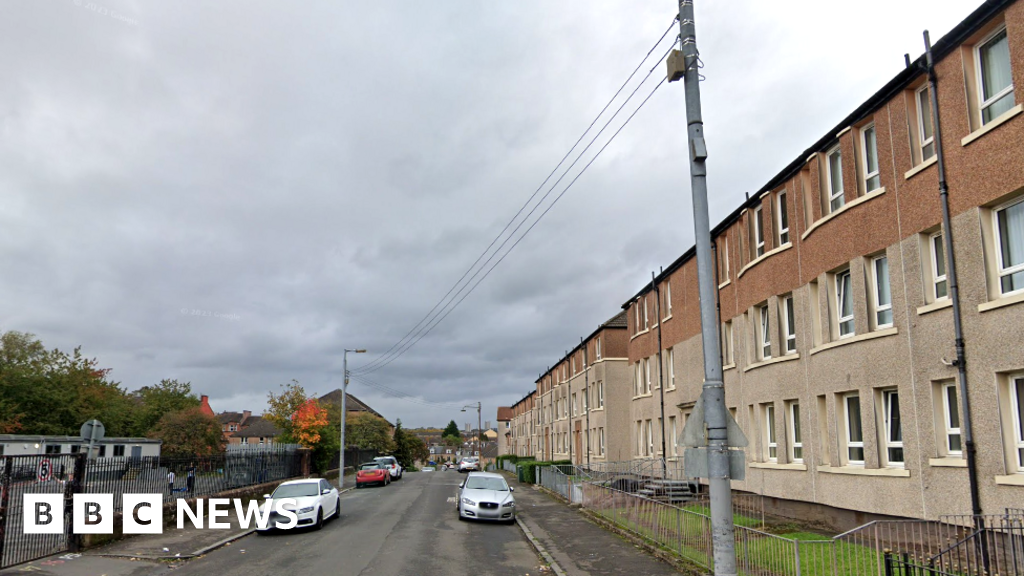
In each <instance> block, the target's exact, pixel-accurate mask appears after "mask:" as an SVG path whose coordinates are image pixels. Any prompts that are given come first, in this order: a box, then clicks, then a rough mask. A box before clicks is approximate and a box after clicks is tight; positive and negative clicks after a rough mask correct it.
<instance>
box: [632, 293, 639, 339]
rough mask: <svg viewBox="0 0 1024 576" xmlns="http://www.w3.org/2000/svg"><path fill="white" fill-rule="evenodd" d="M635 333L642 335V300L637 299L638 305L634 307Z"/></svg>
mask: <svg viewBox="0 0 1024 576" xmlns="http://www.w3.org/2000/svg"><path fill="white" fill-rule="evenodd" d="M633 333H634V334H639V333H640V299H639V298H637V301H636V304H635V305H634V306H633Z"/></svg>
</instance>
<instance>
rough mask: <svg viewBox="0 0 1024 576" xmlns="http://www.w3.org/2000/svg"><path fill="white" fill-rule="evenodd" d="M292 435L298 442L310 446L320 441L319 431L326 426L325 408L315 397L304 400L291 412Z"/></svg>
mask: <svg viewBox="0 0 1024 576" xmlns="http://www.w3.org/2000/svg"><path fill="white" fill-rule="evenodd" d="M292 423H293V425H294V429H293V435H294V436H295V439H296V440H297V441H298V443H299V444H301V445H302V446H304V447H306V448H312V447H313V446H315V445H316V444H317V442H319V441H320V431H321V430H322V429H323V428H324V427H325V426H327V408H324V407H323V406H321V405H320V402H319V401H318V400H317V399H315V398H310V399H309V400H306V401H305V402H304V403H303V404H302V405H301V406H299V409H298V410H296V411H295V413H294V414H292Z"/></svg>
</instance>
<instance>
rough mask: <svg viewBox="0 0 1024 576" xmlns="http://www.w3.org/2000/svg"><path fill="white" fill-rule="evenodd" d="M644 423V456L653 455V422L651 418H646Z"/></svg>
mask: <svg viewBox="0 0 1024 576" xmlns="http://www.w3.org/2000/svg"><path fill="white" fill-rule="evenodd" d="M646 425H647V445H646V446H645V447H644V448H645V451H644V456H653V455H654V422H653V421H652V420H648V421H647V422H646Z"/></svg>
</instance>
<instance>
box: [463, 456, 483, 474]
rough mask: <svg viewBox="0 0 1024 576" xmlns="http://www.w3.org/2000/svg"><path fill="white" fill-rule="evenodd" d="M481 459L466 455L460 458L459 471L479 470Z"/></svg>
mask: <svg viewBox="0 0 1024 576" xmlns="http://www.w3.org/2000/svg"><path fill="white" fill-rule="evenodd" d="M479 471H480V459H479V458H477V457H476V456H466V457H465V458H463V459H462V460H459V472H479Z"/></svg>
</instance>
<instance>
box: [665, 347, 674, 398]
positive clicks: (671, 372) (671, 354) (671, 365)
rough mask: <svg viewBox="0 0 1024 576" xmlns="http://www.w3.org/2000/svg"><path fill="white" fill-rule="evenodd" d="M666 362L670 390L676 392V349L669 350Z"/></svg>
mask: <svg viewBox="0 0 1024 576" xmlns="http://www.w3.org/2000/svg"><path fill="white" fill-rule="evenodd" d="M665 361H666V363H667V365H668V366H667V367H668V370H666V372H668V389H669V390H675V388H676V367H675V348H669V349H668V354H666V355H665Z"/></svg>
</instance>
